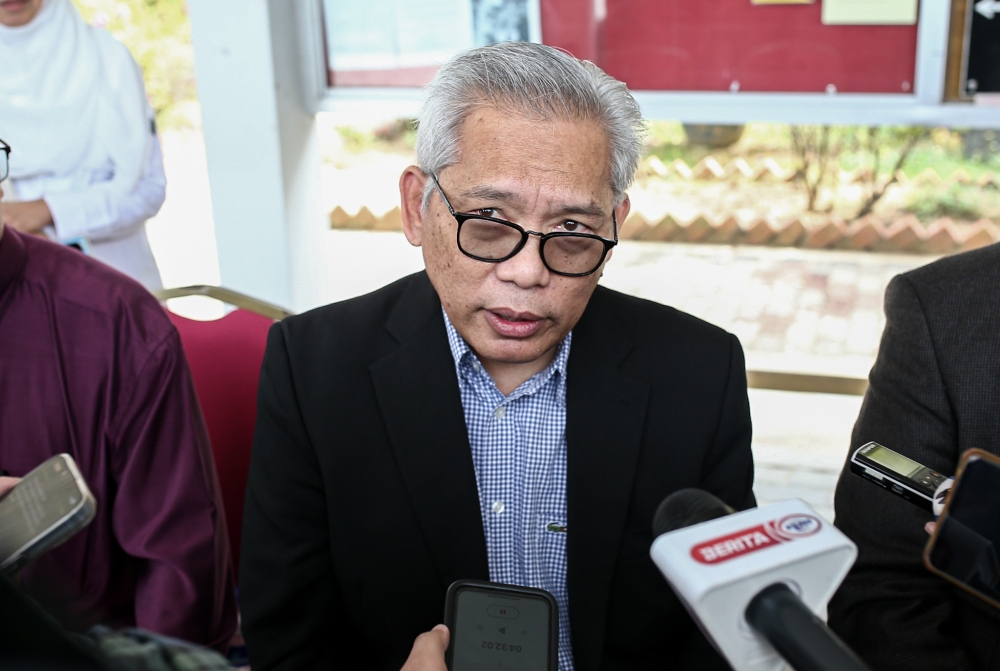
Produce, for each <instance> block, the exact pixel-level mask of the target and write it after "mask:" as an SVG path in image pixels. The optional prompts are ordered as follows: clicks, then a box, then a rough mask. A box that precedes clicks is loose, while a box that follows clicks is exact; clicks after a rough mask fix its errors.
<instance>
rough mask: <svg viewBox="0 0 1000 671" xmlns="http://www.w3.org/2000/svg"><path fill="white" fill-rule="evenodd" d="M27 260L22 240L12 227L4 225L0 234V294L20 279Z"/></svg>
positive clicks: (4, 292)
mask: <svg viewBox="0 0 1000 671" xmlns="http://www.w3.org/2000/svg"><path fill="white" fill-rule="evenodd" d="M27 261H28V253H27V251H26V250H25V248H24V240H22V239H21V236H20V234H19V233H18V232H17V231H15V230H14V229H13V228H11V227H10V226H5V227H4V230H3V235H0V296H3V295H4V294H6V293H7V289H9V288H10V286H11V285H12V284H14V283H15V282H17V281H18V280H20V279H21V277H22V276H23V275H24V266H25V265H26V264H27Z"/></svg>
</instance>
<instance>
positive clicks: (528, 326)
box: [486, 308, 543, 338]
mask: <svg viewBox="0 0 1000 671" xmlns="http://www.w3.org/2000/svg"><path fill="white" fill-rule="evenodd" d="M486 321H488V322H489V324H490V326H491V327H492V328H493V330H494V331H495V332H496V333H497V335H500V336H503V337H505V338H528V337H531V336H533V335H535V334H536V333H538V330H539V329H540V328H542V322H543V320H542V317H540V316H539V315H536V314H534V313H532V312H516V311H514V310H507V309H505V308H498V309H494V310H486Z"/></svg>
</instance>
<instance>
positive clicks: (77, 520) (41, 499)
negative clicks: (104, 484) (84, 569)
mask: <svg viewBox="0 0 1000 671" xmlns="http://www.w3.org/2000/svg"><path fill="white" fill-rule="evenodd" d="M96 511H97V503H96V501H95V500H94V496H93V494H91V493H90V490H89V489H88V488H87V483H86V482H84V479H83V476H82V475H81V474H80V470H79V469H78V468H77V466H76V462H75V461H73V457H71V456H69V455H68V454H57V455H56V456H54V457H51V458H50V459H47V460H45V461H44V462H42V464H41V465H40V466H38V467H37V468H35V469H34V470H32V471H31V472H29V473H28V474H27V475H25V476H24V477H23V478H21V481H20V482H19V483H17V485H15V486H14V488H13V489H11V490H10V491H9V492H7V494H6V496H4V497H3V498H2V499H0V571H3V572H4V573H7V574H12V573H14V572H16V571H17V570H18V569H20V568H21V567H22V566H24V565H25V564H27V563H28V562H29V561H31V560H32V559H34V558H35V557H38V556H39V555H41V554H42V553H44V552H47V551H48V550H51V549H52V548H54V547H56V546H57V545H59V544H60V543H62V542H64V541H66V540H68V539H69V538H70V537H71V536H72V535H73V534H75V533H76V532H77V531H79V530H80V529H82V528H83V527H85V526H87V525H88V524H90V521H91V520H92V519H94V514H95V512H96Z"/></svg>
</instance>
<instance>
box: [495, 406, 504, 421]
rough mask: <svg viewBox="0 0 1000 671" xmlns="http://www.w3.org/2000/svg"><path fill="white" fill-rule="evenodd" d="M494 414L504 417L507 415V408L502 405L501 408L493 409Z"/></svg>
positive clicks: (499, 417) (498, 417) (497, 416)
mask: <svg viewBox="0 0 1000 671" xmlns="http://www.w3.org/2000/svg"><path fill="white" fill-rule="evenodd" d="M493 416H494V417H496V418H497V419H503V418H504V417H506V416H507V408H505V407H504V406H502V405H501V406H500V407H499V408H497V409H496V410H494V411H493Z"/></svg>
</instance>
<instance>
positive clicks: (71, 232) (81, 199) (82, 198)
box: [43, 191, 104, 240]
mask: <svg viewBox="0 0 1000 671" xmlns="http://www.w3.org/2000/svg"><path fill="white" fill-rule="evenodd" d="M43 200H44V201H45V204H46V205H48V206H49V212H51V213H52V223H53V225H54V226H55V229H56V236H57V237H58V238H59V239H60V240H69V239H71V238H77V237H80V236H86V235H87V231H88V229H89V228H92V227H93V226H94V224H95V223H97V224H98V225H100V224H99V222H101V221H102V220H103V218H104V217H103V216H102V212H100V211H99V210H100V209H101V208H100V206H99V204H98V203H95V202H94V199H93V198H91V197H88V194H87V193H86V192H85V191H84V192H81V191H70V192H67V193H51V194H47V195H45V196H44V197H43Z"/></svg>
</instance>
